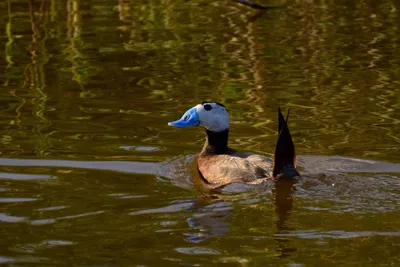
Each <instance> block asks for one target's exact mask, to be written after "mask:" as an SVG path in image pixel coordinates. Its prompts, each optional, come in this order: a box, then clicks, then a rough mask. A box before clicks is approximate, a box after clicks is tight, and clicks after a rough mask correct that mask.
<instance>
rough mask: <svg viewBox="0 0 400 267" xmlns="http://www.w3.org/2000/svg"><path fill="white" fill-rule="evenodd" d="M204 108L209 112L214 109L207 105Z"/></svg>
mask: <svg viewBox="0 0 400 267" xmlns="http://www.w3.org/2000/svg"><path fill="white" fill-rule="evenodd" d="M203 107H204V109H205V110H207V111H208V110H211V109H212V106H211V105H210V104H205V105H204V106H203Z"/></svg>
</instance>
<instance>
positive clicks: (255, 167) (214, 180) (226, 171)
mask: <svg viewBox="0 0 400 267" xmlns="http://www.w3.org/2000/svg"><path fill="white" fill-rule="evenodd" d="M197 164H198V168H199V171H200V173H201V175H202V176H203V178H204V179H205V180H206V181H207V182H208V183H210V184H221V185H222V184H227V183H232V182H253V181H255V180H258V179H261V178H268V177H271V170H272V159H269V158H267V157H264V156H262V155H256V154H250V153H242V152H237V151H234V150H230V152H229V153H228V154H220V155H212V154H208V153H200V155H199V157H198V159H197Z"/></svg>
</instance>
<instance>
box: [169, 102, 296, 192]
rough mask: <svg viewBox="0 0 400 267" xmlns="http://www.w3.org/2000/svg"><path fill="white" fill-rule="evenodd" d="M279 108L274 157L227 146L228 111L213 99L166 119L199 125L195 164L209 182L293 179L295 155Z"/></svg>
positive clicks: (186, 125)
mask: <svg viewBox="0 0 400 267" xmlns="http://www.w3.org/2000/svg"><path fill="white" fill-rule="evenodd" d="M288 117H289V113H288V116H287V118H286V120H285V119H284V117H283V115H282V113H281V111H280V109H279V112H278V118H279V127H278V129H279V137H278V141H277V144H276V149H275V155H274V160H273V162H272V160H271V159H269V158H267V157H265V156H262V155H257V154H251V153H243V152H238V151H235V150H233V149H230V148H228V133H229V114H228V111H227V110H226V108H225V106H224V105H222V104H220V103H217V102H203V103H202V104H198V105H196V106H195V107H193V108H191V109H189V110H187V111H186V112H185V113H184V114H183V116H182V118H181V119H179V120H177V121H174V122H170V123H168V124H169V125H171V126H174V127H179V128H181V127H188V126H203V127H204V128H205V129H206V133H207V139H206V142H205V144H204V147H203V149H202V151H201V152H200V155H199V156H198V158H197V167H198V170H199V171H200V173H201V175H202V177H203V178H204V180H205V181H206V182H207V183H209V184H212V185H224V184H228V183H232V182H246V183H258V182H261V181H264V180H266V179H268V178H288V179H294V178H296V177H298V176H299V173H298V172H297V171H296V156H295V149H294V144H293V141H292V137H291V135H290V132H289V128H288V127H287V119H288Z"/></svg>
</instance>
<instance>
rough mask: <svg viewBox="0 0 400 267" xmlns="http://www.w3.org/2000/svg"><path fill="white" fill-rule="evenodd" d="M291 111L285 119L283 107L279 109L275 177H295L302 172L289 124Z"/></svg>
mask: <svg viewBox="0 0 400 267" xmlns="http://www.w3.org/2000/svg"><path fill="white" fill-rule="evenodd" d="M289 113H290V109H289V111H288V113H287V116H286V120H285V118H284V117H283V115H282V112H281V109H280V108H279V109H278V121H279V122H278V141H277V143H276V148H275V154H274V168H273V177H282V178H289V179H293V178H295V177H297V176H300V174H299V173H298V172H297V170H296V152H295V148H294V144H293V140H292V136H291V135H290V132H289V127H288V125H287V123H288V120H289Z"/></svg>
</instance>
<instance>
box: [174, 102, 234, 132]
mask: <svg viewBox="0 0 400 267" xmlns="http://www.w3.org/2000/svg"><path fill="white" fill-rule="evenodd" d="M168 125H170V126H174V127H178V128H183V127H188V126H203V127H204V128H206V129H207V130H208V131H211V132H221V131H224V130H228V129H229V114H228V111H227V110H226V108H225V106H224V105H222V104H220V103H218V102H203V103H201V104H198V105H196V106H194V107H192V108H190V109H189V110H187V111H186V112H185V113H184V114H183V116H182V118H180V119H179V120H177V121H173V122H169V123H168Z"/></svg>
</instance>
